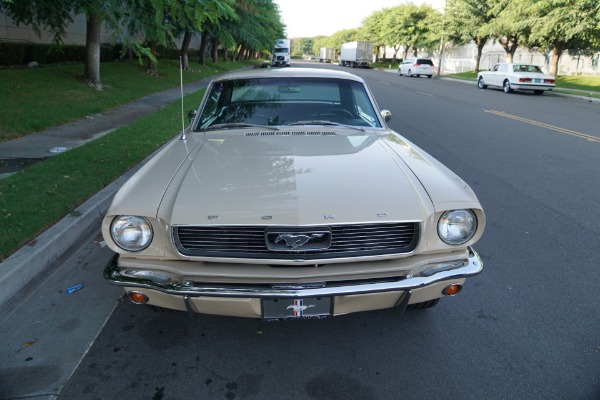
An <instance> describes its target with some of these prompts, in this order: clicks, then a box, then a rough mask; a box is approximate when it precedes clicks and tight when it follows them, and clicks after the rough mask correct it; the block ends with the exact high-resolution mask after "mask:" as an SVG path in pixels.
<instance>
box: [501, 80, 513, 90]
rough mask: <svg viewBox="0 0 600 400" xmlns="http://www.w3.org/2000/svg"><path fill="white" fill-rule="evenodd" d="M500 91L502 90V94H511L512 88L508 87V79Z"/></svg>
mask: <svg viewBox="0 0 600 400" xmlns="http://www.w3.org/2000/svg"><path fill="white" fill-rule="evenodd" d="M502 90H504V93H510V92H512V88H511V87H510V81H509V80H508V79H507V80H505V81H504V85H502Z"/></svg>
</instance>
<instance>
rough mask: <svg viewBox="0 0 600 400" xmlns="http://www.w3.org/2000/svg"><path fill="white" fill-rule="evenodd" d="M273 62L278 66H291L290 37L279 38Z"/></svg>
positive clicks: (274, 50) (274, 49)
mask: <svg viewBox="0 0 600 400" xmlns="http://www.w3.org/2000/svg"><path fill="white" fill-rule="evenodd" d="M271 64H272V65H273V66H274V67H276V66H280V65H282V66H284V67H289V66H290V39H277V40H275V46H274V48H273V59H272V60H271Z"/></svg>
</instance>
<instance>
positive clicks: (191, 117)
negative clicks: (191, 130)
mask: <svg viewBox="0 0 600 400" xmlns="http://www.w3.org/2000/svg"><path fill="white" fill-rule="evenodd" d="M196 115H198V111H196V110H190V112H188V119H189V120H190V124H191V123H192V122H194V118H196Z"/></svg>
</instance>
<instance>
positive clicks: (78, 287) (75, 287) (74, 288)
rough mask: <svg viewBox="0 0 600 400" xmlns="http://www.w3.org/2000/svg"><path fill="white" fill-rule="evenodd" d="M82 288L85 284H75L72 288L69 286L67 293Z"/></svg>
mask: <svg viewBox="0 0 600 400" xmlns="http://www.w3.org/2000/svg"><path fill="white" fill-rule="evenodd" d="M81 289H83V285H75V286H71V287H70V288H67V290H66V292H67V294H71V293H73V292H76V291H78V290H81Z"/></svg>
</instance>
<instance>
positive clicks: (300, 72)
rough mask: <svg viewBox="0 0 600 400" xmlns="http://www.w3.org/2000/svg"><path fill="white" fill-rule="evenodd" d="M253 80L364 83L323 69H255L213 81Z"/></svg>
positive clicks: (349, 75) (351, 75)
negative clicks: (341, 80) (312, 80)
mask: <svg viewBox="0 0 600 400" xmlns="http://www.w3.org/2000/svg"><path fill="white" fill-rule="evenodd" d="M253 78H329V79H347V80H348V79H349V80H353V81H357V82H361V83H364V80H363V79H362V78H360V77H358V76H356V75H354V74H351V73H348V72H345V71H337V70H332V69H324V68H290V67H287V68H260V69H259V68H257V69H249V70H242V71H236V72H230V73H227V74H223V75H221V76H219V77H218V78H215V81H216V82H218V81H223V80H235V79H253Z"/></svg>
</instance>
